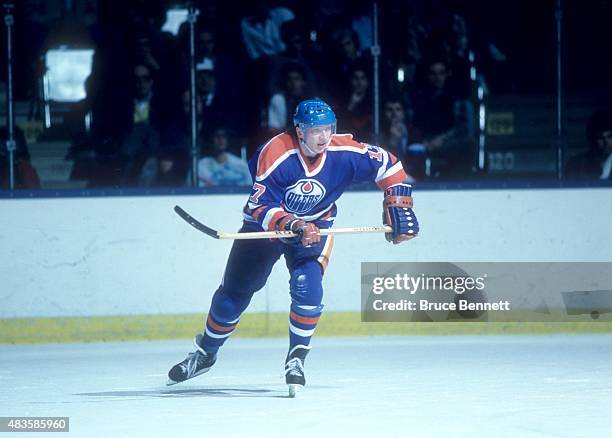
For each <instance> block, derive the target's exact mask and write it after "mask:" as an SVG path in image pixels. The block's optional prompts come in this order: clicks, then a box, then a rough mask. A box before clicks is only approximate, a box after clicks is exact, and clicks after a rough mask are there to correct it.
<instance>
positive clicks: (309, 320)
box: [289, 312, 319, 324]
mask: <svg viewBox="0 0 612 438" xmlns="http://www.w3.org/2000/svg"><path fill="white" fill-rule="evenodd" d="M289 317H290V318H291V319H292V320H294V321H296V322H299V323H300V324H316V323H317V322H319V317H318V316H317V317H316V318H307V317H305V316H300V315H298V314H297V313H295V312H291V313H290V314H289Z"/></svg>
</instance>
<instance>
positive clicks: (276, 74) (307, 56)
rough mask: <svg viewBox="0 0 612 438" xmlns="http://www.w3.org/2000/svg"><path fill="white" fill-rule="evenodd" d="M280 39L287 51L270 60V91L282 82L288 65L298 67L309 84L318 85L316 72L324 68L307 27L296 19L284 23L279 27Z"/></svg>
mask: <svg viewBox="0 0 612 438" xmlns="http://www.w3.org/2000/svg"><path fill="white" fill-rule="evenodd" d="M281 37H282V40H283V42H284V43H285V45H286V46H287V49H286V50H284V51H283V52H281V53H279V54H277V55H274V56H273V57H272V58H271V59H270V61H271V68H270V75H269V87H270V90H272V91H274V90H275V88H277V87H278V85H277V84H279V83H283V82H284V75H285V72H286V68H287V65H288V64H298V65H300V67H301V68H302V71H303V73H302V74H303V76H304V79H305V80H306V82H308V83H309V84H316V83H319V79H320V78H319V76H318V74H317V72H320V71H323V68H324V66H323V65H322V63H321V53H320V50H319V49H318V47H317V46H316V45H315V44H314V43H313V42H312V41H311V40H310V36H309V31H308V29H307V27H306V26H305V25H304V24H303V23H302V22H301V21H299V20H297V19H293V20H290V21H286V22H284V23H283V25H282V27H281Z"/></svg>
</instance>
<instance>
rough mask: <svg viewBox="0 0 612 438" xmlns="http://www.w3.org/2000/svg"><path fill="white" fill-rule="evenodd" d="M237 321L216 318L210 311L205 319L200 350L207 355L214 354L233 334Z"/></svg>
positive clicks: (237, 319)
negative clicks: (202, 349)
mask: <svg viewBox="0 0 612 438" xmlns="http://www.w3.org/2000/svg"><path fill="white" fill-rule="evenodd" d="M239 320H240V318H236V319H234V320H231V321H227V320H224V319H222V318H218V317H217V316H216V315H215V314H214V313H213V312H212V309H211V311H210V312H208V318H207V319H206V330H205V331H204V339H203V341H202V344H203V345H202V348H204V350H205V351H206V352H207V353H216V352H217V351H218V350H219V348H220V347H221V346H222V345H223V344H224V343H225V341H226V340H227V338H229V337H230V335H231V334H232V333H233V332H234V330H235V329H236V326H237V325H238V321H239Z"/></svg>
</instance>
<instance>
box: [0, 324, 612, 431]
mask: <svg viewBox="0 0 612 438" xmlns="http://www.w3.org/2000/svg"><path fill="white" fill-rule="evenodd" d="M286 346H287V341H286V340H284V339H257V340H252V339H239V338H236V339H231V340H230V341H229V342H228V343H227V344H226V346H225V347H224V348H223V349H222V350H221V352H220V354H219V359H218V361H217V364H216V365H215V366H214V367H213V369H212V370H211V371H210V372H209V373H208V374H205V375H203V376H200V377H197V378H195V379H193V380H190V381H187V382H184V383H181V384H178V385H175V386H171V387H167V386H165V381H166V372H167V371H168V369H169V368H170V367H171V366H172V365H173V364H174V363H176V362H179V361H180V360H182V359H183V358H184V357H185V355H186V353H187V352H188V351H190V349H191V343H190V342H189V341H186V340H181V341H164V342H126V343H94V344H67V345H26V346H13V345H10V346H9V345H3V346H0V384H1V386H0V388H1V390H0V412H1V413H0V415H2V416H69V417H70V436H78V437H105V438H110V437H112V438H115V437H124V436H130V437H140V436H142V437H156V436H159V437H162V436H163V437H172V436H176V437H178V436H180V437H187V436H194V437H195V436H198V437H292V438H293V437H302V436H304V437H306V436H307V437H351V438H352V437H355V436H359V437H361V436H369V437H386V436H394V437H395V436H401V437H407V436H414V437H464V436H465V437H467V436H469V437H493V436H495V437H500V436H501V437H517V436H520V437H543V436H550V437H577V436H611V433H612V419H611V418H610V417H611V416H610V412H612V336H610V335H554V336H448V337H371V338H368V337H362V338H322V337H320V338H317V337H316V336H315V338H314V339H313V350H312V351H311V353H310V356H309V357H308V360H307V361H306V373H307V374H306V377H307V382H308V383H307V387H306V389H304V390H303V391H302V392H300V393H299V394H298V397H297V398H295V399H290V398H288V397H287V388H286V386H285V384H284V381H283V378H282V370H283V361H284V357H285V354H286ZM11 436H17V434H12V435H11ZM28 436H30V435H28Z"/></svg>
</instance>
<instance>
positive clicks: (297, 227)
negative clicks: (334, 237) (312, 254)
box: [291, 219, 321, 247]
mask: <svg viewBox="0 0 612 438" xmlns="http://www.w3.org/2000/svg"><path fill="white" fill-rule="evenodd" d="M291 231H293V232H294V233H297V234H298V236H299V239H300V242H301V243H302V245H304V246H306V247H308V246H312V245H316V244H317V243H319V242H320V241H321V235H320V234H319V227H317V226H316V225H315V224H313V223H312V222H305V221H303V220H301V219H296V220H295V221H293V222H292V223H291Z"/></svg>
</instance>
